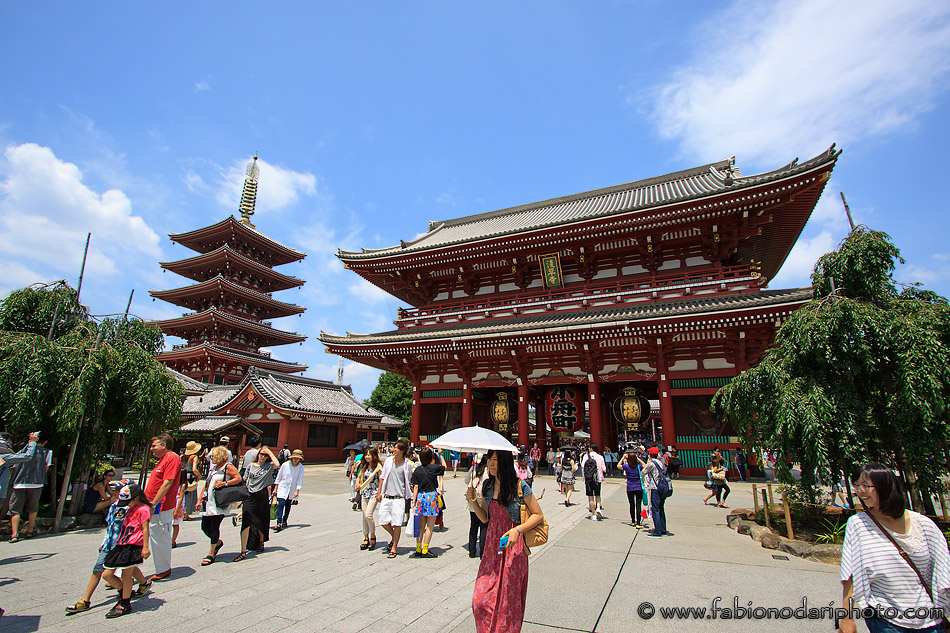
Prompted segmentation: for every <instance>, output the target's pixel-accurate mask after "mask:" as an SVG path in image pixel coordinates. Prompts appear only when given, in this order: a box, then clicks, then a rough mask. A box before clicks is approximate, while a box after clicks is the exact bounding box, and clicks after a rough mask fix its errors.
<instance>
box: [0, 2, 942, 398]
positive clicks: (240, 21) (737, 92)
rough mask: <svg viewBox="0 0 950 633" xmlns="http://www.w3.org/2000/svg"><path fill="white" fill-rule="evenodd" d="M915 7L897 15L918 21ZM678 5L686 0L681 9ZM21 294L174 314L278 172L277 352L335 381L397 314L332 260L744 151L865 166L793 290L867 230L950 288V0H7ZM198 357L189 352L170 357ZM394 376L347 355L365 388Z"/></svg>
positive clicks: (923, 277)
mask: <svg viewBox="0 0 950 633" xmlns="http://www.w3.org/2000/svg"><path fill="white" fill-rule="evenodd" d="M898 5H899V6H898ZM671 6H673V8H671ZM0 37H2V40H3V41H4V42H5V44H6V50H7V51H8V57H7V61H6V63H5V64H4V81H3V89H2V90H0V296H2V295H4V294H6V293H7V292H9V291H10V290H12V289H14V288H17V287H22V286H24V285H28V284H30V283H33V282H36V281H50V280H55V279H68V280H70V281H71V282H73V283H75V281H76V278H77V277H78V272H79V267H80V261H81V257H82V248H83V245H84V241H85V235H86V233H87V232H88V231H92V233H93V239H92V250H91V256H90V262H89V264H88V265H87V274H86V278H85V280H84V282H83V301H84V303H87V304H88V305H90V307H91V308H92V310H93V312H95V313H99V314H105V313H112V312H121V311H122V310H123V309H124V308H125V304H126V301H127V300H128V295H129V292H130V290H132V289H133V288H134V289H135V299H134V301H133V304H132V312H134V313H135V314H137V315H139V316H142V317H144V318H168V317H172V316H176V315H177V314H179V313H180V309H179V308H177V307H175V306H172V305H169V304H163V303H161V302H153V301H152V300H151V298H150V297H149V296H148V290H149V289H153V288H173V287H179V286H182V285H185V283H186V280H184V279H183V278H181V277H178V276H176V275H172V274H170V273H166V274H163V273H162V271H161V269H160V268H159V266H158V261H160V260H175V259H182V258H184V257H186V256H188V254H189V251H187V250H186V249H184V248H183V247H180V246H178V245H174V244H172V243H171V242H170V241H169V240H168V238H167V234H168V233H171V232H182V231H187V230H191V229H194V228H198V227H201V226H206V225H208V224H212V223H214V222H217V221H219V220H221V219H222V218H224V217H226V216H227V215H229V214H232V213H235V214H236V213H237V206H238V197H239V192H240V188H241V185H242V181H243V170H244V166H245V164H246V163H247V161H248V160H249V158H250V157H251V156H252V155H253V154H254V152H258V153H259V155H260V157H261V160H262V162H263V165H262V170H261V172H262V173H261V180H260V189H259V191H260V193H259V199H258V207H257V214H256V215H255V216H254V221H255V223H256V224H257V227H258V229H260V230H261V231H263V232H265V233H267V234H268V235H270V236H272V237H274V238H275V239H277V240H279V241H281V242H284V243H286V244H289V245H291V246H294V247H296V248H299V249H302V250H304V251H306V252H307V253H308V257H307V259H306V260H304V261H303V262H302V263H299V264H293V265H290V266H286V267H283V270H284V271H285V272H288V273H290V274H294V275H296V276H299V277H302V278H304V279H306V280H307V281H308V283H307V285H306V286H304V287H303V288H302V289H300V290H291V291H285V292H282V293H279V294H278V295H277V298H280V299H282V300H285V301H291V302H295V303H300V304H303V305H305V306H307V307H308V311H307V312H306V313H305V314H304V315H303V316H302V317H289V318H286V319H281V320H278V321H277V322H275V325H276V326H278V327H282V328H284V329H290V330H294V331H298V332H302V333H304V334H307V335H308V336H310V338H309V339H308V340H307V341H306V342H305V343H304V344H303V345H302V346H284V347H278V348H275V349H274V350H273V352H274V354H275V356H277V357H278V358H281V359H286V360H295V361H298V362H304V363H307V364H309V365H310V370H309V371H308V372H307V375H310V376H315V377H320V378H328V379H335V377H336V362H337V359H336V357H331V356H328V355H326V354H324V352H323V347H322V345H320V343H319V342H318V341H317V340H316V338H315V337H316V336H317V335H319V332H320V330H326V331H328V332H333V333H343V332H344V331H350V332H373V331H379V330H383V329H389V328H391V327H392V319H393V318H394V317H395V312H396V308H397V306H398V305H399V304H398V302H396V301H395V300H393V299H391V298H389V297H388V296H386V295H385V294H384V293H382V292H380V291H378V290H377V289H375V288H373V287H372V286H369V285H368V284H365V283H363V282H361V280H360V279H359V278H358V277H357V276H356V275H354V274H352V273H350V272H348V271H345V270H343V267H342V265H341V264H340V263H339V261H338V260H337V259H336V258H335V257H334V253H335V252H336V250H337V248H344V249H347V250H356V249H358V248H360V247H368V248H374V247H382V246H389V245H392V244H395V243H398V241H399V240H400V239H411V238H412V237H414V236H415V235H417V234H418V233H420V232H422V231H424V230H425V228H426V226H427V222H428V221H429V220H437V219H444V218H450V217H457V216H461V215H467V214H471V213H479V212H484V211H490V210H493V209H498V208H504V207H508V206H513V205H517V204H522V203H527V202H533V201H537V200H542V199H546V198H552V197H556V196H561V195H566V194H571V193H576V192H580V191H586V190H589V189H595V188H599V187H605V186H610V185H614V184H619V183H623V182H627V181H630V180H636V179H639V178H646V177H650V176H655V175H659V174H663V173H667V172H670V171H675V170H679V169H685V168H688V167H694V166H696V165H700V164H704V163H706V162H710V161H713V160H718V159H721V158H725V157H728V156H730V155H735V156H736V160H737V165H738V166H739V167H740V169H742V171H743V173H745V174H751V173H756V172H761V171H767V170H770V169H774V168H777V167H779V166H781V165H784V164H785V163H787V162H789V161H790V160H792V159H793V158H795V157H796V156H798V157H801V158H802V159H805V158H809V157H811V156H814V155H816V154H818V153H819V152H821V151H822V150H824V149H826V148H827V147H828V146H829V145H831V143H832V142H836V143H838V146H839V147H841V148H842V149H844V154H843V155H842V157H841V159H840V160H839V162H838V166H837V168H836V169H835V172H834V174H833V176H832V179H831V181H830V183H829V186H828V188H827V190H826V195H825V196H824V197H823V199H822V200H821V201H820V203H819V205H818V208H817V210H816V212H815V214H814V216H813V218H812V220H811V221H810V222H809V225H808V226H807V227H806V229H805V232H804V234H803V235H802V238H801V240H800V241H799V244H798V246H797V247H796V249H795V250H794V251H793V253H792V255H791V256H790V258H789V260H788V262H787V263H786V265H785V267H784V268H783V269H782V271H781V272H780V273H779V276H778V277H777V278H776V279H775V280H773V281H772V282H771V283H770V287H772V288H782V287H797V286H804V285H807V284H808V276H809V274H810V270H811V267H812V266H813V264H814V262H815V260H816V259H817V257H818V256H820V255H821V254H822V253H824V252H826V251H828V250H830V249H831V248H833V247H834V246H835V244H837V243H838V242H839V241H840V240H841V239H842V238H843V237H844V236H845V234H846V229H847V223H846V220H845V217H844V213H843V211H842V208H841V204H840V199H839V198H838V192H839V191H844V192H845V194H846V195H847V197H848V201H849V203H850V205H851V209H852V211H853V213H854V215H855V216H856V219H857V221H858V222H860V223H866V224H868V225H869V226H871V227H872V228H874V229H877V230H882V231H885V232H887V233H889V234H890V235H891V236H892V237H893V239H894V241H895V243H896V244H897V246H898V247H899V248H900V249H901V252H902V253H903V255H904V257H905V259H906V260H907V264H906V265H904V266H902V267H901V268H900V270H899V271H898V273H897V277H898V279H899V280H900V281H902V282H915V281H918V282H922V283H923V284H924V285H925V286H926V287H928V288H930V289H932V290H935V291H937V292H939V293H941V294H943V295H948V294H950V245H948V244H947V243H946V235H945V231H946V228H947V225H948V222H947V220H946V218H947V214H948V211H950V209H948V206H950V203H948V196H947V193H948V185H947V178H946V176H945V174H944V171H945V169H946V167H947V158H946V156H947V150H946V148H947V147H948V146H950V116H948V115H950V102H948V91H947V88H948V85H950V5H948V4H947V3H946V2H944V1H935V2H928V1H924V0H907V1H905V2H901V3H895V2H891V1H880V0H869V1H866V2H862V3H842V2H831V1H819V0H796V1H794V2H790V1H781V2H774V3H756V2H743V1H740V2H733V3H728V2H724V3H712V4H711V3H706V2H694V3H667V2H659V1H651V0H645V1H641V2H632V1H631V2H623V1H619V0H616V1H614V2H602V3H577V2H567V1H548V2H541V1H530V0H529V1H524V2H511V3H501V2H481V3H473V2H402V3H393V2H375V1H366V2H326V3H311V2H281V3H264V2H257V3H247V2H243V1H232V2H227V3H225V2H205V3H194V2H189V3H185V2H165V3H155V2H136V3H130V2H111V3H105V2H98V3H72V4H64V3H55V4H54V3H42V2H18V3H14V2H6V3H2V4H0ZM172 342H178V341H177V340H172V339H170V340H169V343H172ZM376 375H377V373H376V372H375V370H371V369H369V368H366V367H362V366H360V365H356V364H352V363H349V362H347V364H346V370H345V379H344V380H345V382H347V383H351V384H352V385H353V387H354V390H355V392H356V395H357V396H358V397H362V398H365V397H367V396H368V395H369V393H370V391H371V390H372V388H373V386H374V385H375V382H376Z"/></svg>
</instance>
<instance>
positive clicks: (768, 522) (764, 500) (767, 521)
mask: <svg viewBox="0 0 950 633" xmlns="http://www.w3.org/2000/svg"><path fill="white" fill-rule="evenodd" d="M762 506H763V507H764V508H765V527H767V528H768V529H770V530H771V529H772V520H771V519H770V518H769V500H768V498H767V497H766V495H765V491H764V490H763V491H762Z"/></svg>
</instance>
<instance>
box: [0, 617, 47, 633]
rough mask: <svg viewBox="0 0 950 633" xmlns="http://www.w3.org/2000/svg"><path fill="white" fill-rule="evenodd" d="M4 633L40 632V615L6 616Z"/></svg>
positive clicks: (3, 626)
mask: <svg viewBox="0 0 950 633" xmlns="http://www.w3.org/2000/svg"><path fill="white" fill-rule="evenodd" d="M0 622H3V624H2V628H3V633H33V632H34V631H39V630H40V616H38V615H4V616H3V618H2V619H0Z"/></svg>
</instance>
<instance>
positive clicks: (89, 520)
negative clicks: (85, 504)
mask: <svg viewBox="0 0 950 633" xmlns="http://www.w3.org/2000/svg"><path fill="white" fill-rule="evenodd" d="M70 518H71V517H70ZM63 519H64V521H65V519H66V517H63ZM77 523H78V524H79V527H82V528H94V527H103V526H104V525H105V524H106V520H105V517H103V516H102V515H101V514H80V515H79V519H77Z"/></svg>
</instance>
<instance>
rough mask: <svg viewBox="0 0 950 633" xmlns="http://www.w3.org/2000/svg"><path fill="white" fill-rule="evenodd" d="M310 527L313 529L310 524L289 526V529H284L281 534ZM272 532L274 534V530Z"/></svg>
mask: <svg viewBox="0 0 950 633" xmlns="http://www.w3.org/2000/svg"><path fill="white" fill-rule="evenodd" d="M308 527H313V526H311V525H310V524H309V523H295V524H293V525H288V526H287V527H285V528H284V529H282V530H281V532H286V531H287V530H300V529H303V528H308ZM271 531H272V532H273V529H272V530H271Z"/></svg>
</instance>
